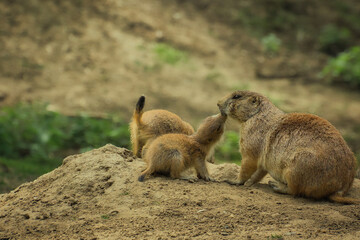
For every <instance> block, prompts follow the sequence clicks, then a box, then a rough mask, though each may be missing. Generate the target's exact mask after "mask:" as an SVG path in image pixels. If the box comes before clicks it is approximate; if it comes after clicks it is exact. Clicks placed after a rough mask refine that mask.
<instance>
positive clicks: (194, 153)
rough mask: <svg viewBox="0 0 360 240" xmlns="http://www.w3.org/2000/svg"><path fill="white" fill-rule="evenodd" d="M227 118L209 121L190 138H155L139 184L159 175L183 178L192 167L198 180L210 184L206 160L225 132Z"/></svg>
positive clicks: (175, 135)
mask: <svg viewBox="0 0 360 240" xmlns="http://www.w3.org/2000/svg"><path fill="white" fill-rule="evenodd" d="M225 121H226V116H223V115H221V114H218V115H216V116H212V117H208V118H206V119H205V120H204V122H203V123H202V124H201V125H200V127H199V129H198V130H197V132H196V133H195V134H193V135H191V136H188V135H185V134H165V135H162V136H160V137H158V138H156V139H155V140H154V141H153V142H152V143H151V144H150V145H149V148H148V150H147V151H146V153H145V156H144V159H145V162H147V165H148V166H147V169H146V170H145V171H143V172H142V173H141V175H140V177H139V181H144V179H145V178H146V177H147V176H149V175H151V174H152V173H155V172H158V173H162V174H170V177H172V178H180V174H181V173H182V172H183V171H185V170H186V169H188V168H190V167H195V170H196V172H197V176H198V178H201V179H204V180H206V181H209V180H211V179H210V177H209V173H208V170H207V168H206V163H205V159H206V156H207V155H208V154H209V152H210V150H211V149H212V147H213V145H214V144H215V143H216V142H217V141H218V140H219V139H220V138H221V136H222V134H223V132H224V123H225Z"/></svg>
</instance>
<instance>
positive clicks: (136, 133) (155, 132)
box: [130, 96, 195, 157]
mask: <svg viewBox="0 0 360 240" xmlns="http://www.w3.org/2000/svg"><path fill="white" fill-rule="evenodd" d="M144 105H145V96H141V97H140V98H139V100H138V102H137V104H136V108H135V110H134V113H133V117H132V119H131V122H130V139H131V145H132V151H133V153H134V154H135V155H136V156H137V157H142V151H143V148H144V146H145V145H146V144H148V143H150V142H151V141H152V140H153V139H155V138H156V137H158V136H161V135H163V134H166V133H182V134H186V135H191V134H193V133H194V132H195V131H194V128H193V127H192V126H191V125H190V124H189V123H187V122H185V121H183V120H182V119H181V118H180V117H179V116H178V115H176V114H174V113H172V112H169V111H166V110H161V109H156V110H150V111H146V112H144V111H143V109H144Z"/></svg>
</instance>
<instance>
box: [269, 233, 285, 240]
mask: <svg viewBox="0 0 360 240" xmlns="http://www.w3.org/2000/svg"><path fill="white" fill-rule="evenodd" d="M268 239H278V240H282V239H284V237H283V236H282V235H279V234H271V236H270V237H268Z"/></svg>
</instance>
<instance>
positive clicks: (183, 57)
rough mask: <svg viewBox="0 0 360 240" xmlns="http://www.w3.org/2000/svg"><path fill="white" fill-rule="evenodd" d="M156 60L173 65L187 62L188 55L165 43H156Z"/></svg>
mask: <svg viewBox="0 0 360 240" xmlns="http://www.w3.org/2000/svg"><path fill="white" fill-rule="evenodd" d="M154 52H155V54H156V56H157V58H158V59H159V60H160V61H161V62H164V63H167V64H170V65H175V64H177V63H179V62H184V61H187V59H188V55H187V54H186V53H185V52H183V51H180V50H178V49H176V48H173V47H172V46H170V45H168V44H166V43H158V44H156V45H155V47H154Z"/></svg>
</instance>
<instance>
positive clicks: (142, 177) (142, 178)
mask: <svg viewBox="0 0 360 240" xmlns="http://www.w3.org/2000/svg"><path fill="white" fill-rule="evenodd" d="M144 180H145V174H142V175H140V177H139V178H138V181H139V182H143V181H144Z"/></svg>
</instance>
